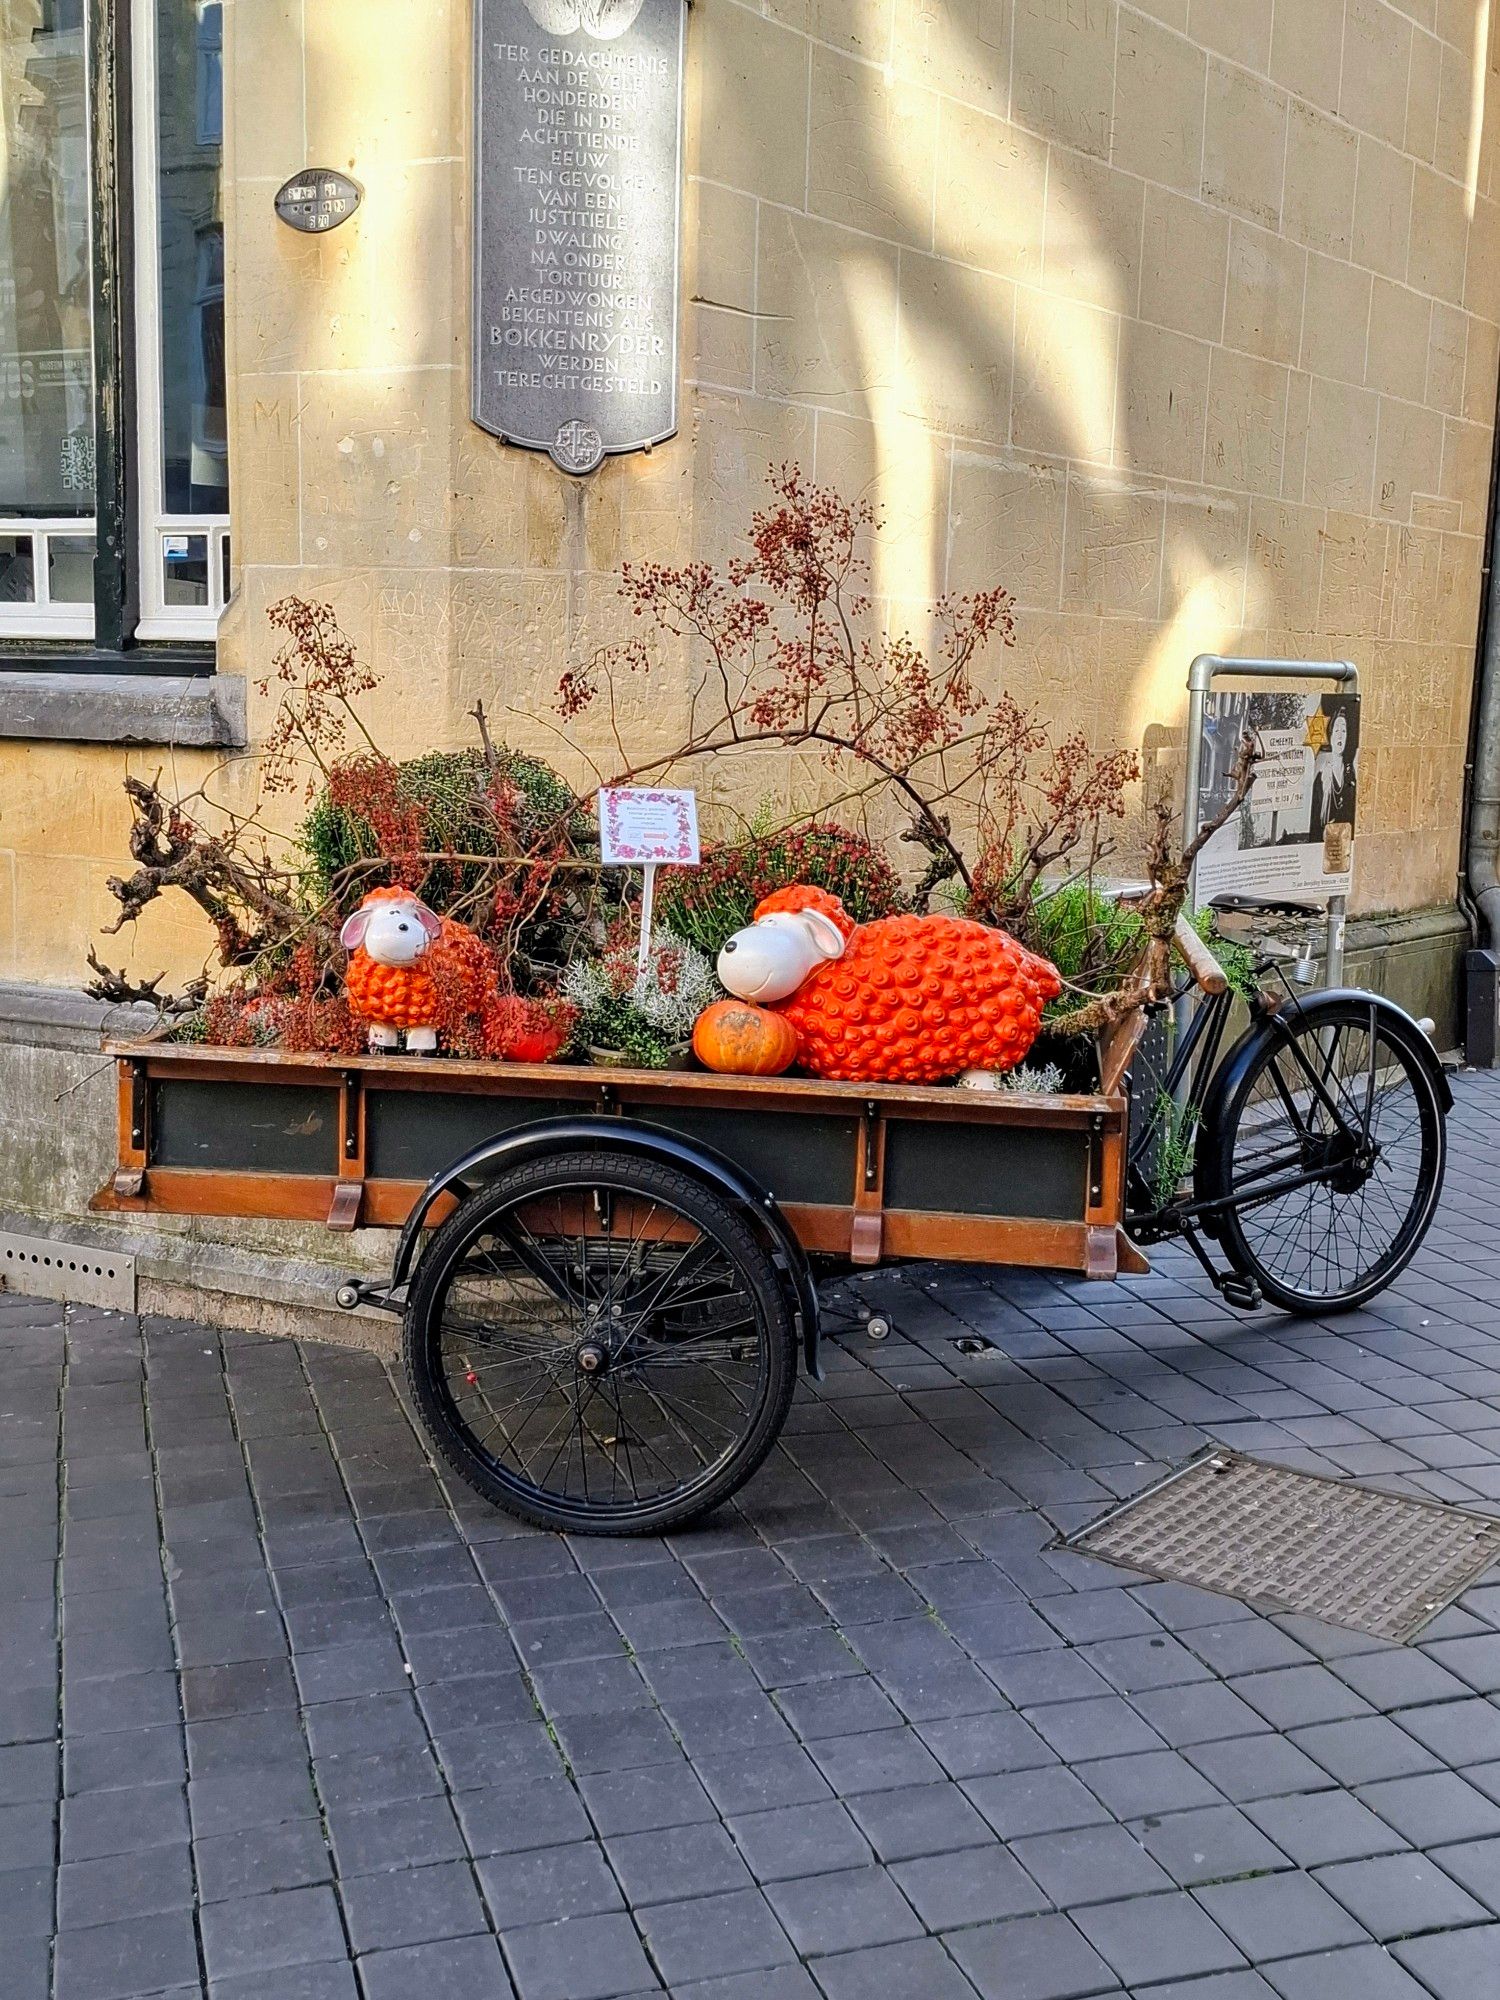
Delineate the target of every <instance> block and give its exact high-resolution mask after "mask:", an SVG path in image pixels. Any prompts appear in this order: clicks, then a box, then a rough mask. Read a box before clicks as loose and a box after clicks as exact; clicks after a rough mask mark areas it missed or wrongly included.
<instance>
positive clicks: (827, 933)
mask: <svg viewBox="0 0 1500 2000" xmlns="http://www.w3.org/2000/svg"><path fill="white" fill-rule="evenodd" d="M719 979H720V982H721V984H722V985H723V986H724V987H725V988H726V989H727V990H728V991H729V992H730V993H733V994H735V995H736V996H737V997H738V998H739V999H742V1000H751V1001H754V1002H756V1003H757V1004H759V1005H762V1006H766V1005H772V1006H775V1011H777V1012H778V1013H780V1014H782V1015H783V1016H784V1017H785V1018H786V1020H788V1021H789V1022H790V1023H791V1025H792V1026H793V1028H795V1029H796V1031H797V1043H798V1053H797V1060H798V1062H799V1064H800V1065H801V1067H802V1068H803V1069H805V1070H808V1071H810V1072H811V1073H812V1075H814V1076H820V1077H827V1078H830V1079H833V1080H837V1081H842V1082H855V1083H866V1082H900V1083H938V1082H941V1081H942V1080H943V1079H944V1078H947V1077H953V1076H958V1075H959V1074H960V1073H961V1072H962V1071H964V1070H968V1069H980V1070H1004V1069H1013V1068H1014V1067H1015V1065H1016V1064H1017V1063H1018V1062H1020V1061H1021V1060H1022V1058H1023V1057H1024V1056H1025V1055H1026V1053H1027V1051H1028V1050H1029V1049H1030V1047H1031V1045H1032V1043H1033V1042H1034V1041H1035V1040H1036V1037H1037V1033H1038V1031H1039V1030H1040V1028H1041V1024H1042V1009H1043V1007H1044V1006H1045V1005H1046V1003H1047V1002H1048V1001H1049V1000H1051V999H1052V998H1054V996H1055V995H1056V994H1058V993H1059V992H1061V990H1062V982H1061V980H1060V979H1059V977H1058V974H1057V969H1056V967H1055V966H1052V965H1049V964H1048V962H1047V961H1046V959H1044V958H1038V957H1037V956H1036V954H1035V953H1034V952H1030V951H1027V950H1026V948H1025V946H1024V945H1020V944H1017V943H1016V941H1015V939H1014V938H1013V937H1009V936H1007V934H1006V933H1005V932H1004V931H1000V930H992V929H990V928H989V926H988V925H986V924H976V923H973V922H971V921H970V920H969V919H968V918H965V917H946V916H927V917H881V918H879V919H878V920H877V921H876V922H874V923H870V924H856V923H855V922H854V921H853V919H852V918H851V917H850V916H849V914H848V912H847V911H846V910H845V908H844V906H843V904H842V903H841V902H840V901H839V900H838V898H837V897H836V896H830V895H829V894H828V893H827V891H826V890H823V889H813V888H808V887H805V886H801V885H799V886H797V887H794V888H790V889H778V890H777V891H776V893H775V894H774V895H771V896H767V897H766V898H765V900H764V902H762V903H760V904H758V905H757V907H756V911H755V920H754V922H753V923H752V924H751V925H750V926H749V928H748V929H746V930H742V931H737V932H736V933H735V935H734V936H733V937H732V938H730V940H729V942H728V943H727V944H726V945H725V946H724V949H723V951H722V952H720V954H719ZM776 1003H780V1004H779V1005H777V1004H776Z"/></svg>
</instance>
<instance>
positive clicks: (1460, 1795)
mask: <svg viewBox="0 0 1500 2000" xmlns="http://www.w3.org/2000/svg"><path fill="white" fill-rule="evenodd" d="M1359 1796H1360V1798H1361V1800H1362V1801H1363V1802H1364V1804H1365V1805H1367V1806H1369V1807H1370V1809H1371V1810H1372V1811H1373V1812H1377V1813H1379V1815H1380V1817H1381V1818H1382V1819H1383V1820H1385V1821H1387V1822H1388V1823H1389V1824H1390V1825H1391V1826H1393V1827H1395V1829H1396V1831H1397V1832H1398V1833H1400V1834H1402V1835H1404V1836H1405V1838H1406V1839H1407V1840H1409V1841H1410V1842H1411V1844H1412V1846H1413V1847H1433V1846H1436V1845H1437V1844H1438V1843H1439V1842H1447V1841H1455V1840H1481V1839H1484V1838H1485V1837H1486V1836H1488V1835H1490V1834H1495V1833H1500V1805H1496V1803H1495V1802H1494V1800H1492V1799H1489V1798H1486V1797H1485V1795H1484V1793H1483V1792H1479V1791H1476V1790H1475V1788H1474V1787H1473V1786H1472V1785H1470V1784H1468V1783H1466V1782H1465V1780H1464V1779H1463V1778H1461V1777H1460V1776H1459V1775H1458V1773H1457V1772H1456V1771H1431V1772H1427V1773H1426V1774H1424V1775H1422V1776H1420V1777H1415V1778H1392V1779H1388V1780H1387V1781H1386V1782H1385V1783H1383V1784H1377V1785H1363V1786H1361V1787H1360V1792H1359Z"/></svg>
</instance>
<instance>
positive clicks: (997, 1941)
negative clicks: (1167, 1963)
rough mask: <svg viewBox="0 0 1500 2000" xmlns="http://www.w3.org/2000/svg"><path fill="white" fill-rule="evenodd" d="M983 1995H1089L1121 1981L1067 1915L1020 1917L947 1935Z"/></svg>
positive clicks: (1075, 1998) (988, 1998)
mask: <svg viewBox="0 0 1500 2000" xmlns="http://www.w3.org/2000/svg"><path fill="white" fill-rule="evenodd" d="M943 1942H944V1943H945V1944H946V1945H947V1947H948V1949H949V1951H950V1952H951V1953H952V1954H953V1956H954V1958H956V1959H957V1961H958V1963H959V1964H960V1966H962V1968H963V1970H964V1971H965V1972H966V1973H967V1974H968V1976H969V1978H970V1980H971V1981H972V1982H973V1984H974V1986H975V1988H976V1990H977V1991H978V1993H979V1994H980V1996H981V2000H1085V1996H1087V1995H1091V1994H1095V1993H1112V1992H1115V1991H1117V1990H1118V1988H1119V1985H1120V1981H1119V1979H1118V1978H1117V1977H1116V1975H1115V1973H1114V1972H1113V1971H1112V1970H1111V1969H1110V1967H1109V1966H1108V1965H1107V1964H1106V1963H1105V1962H1104V1960H1103V1959H1102V1958H1101V1957H1100V1956H1099V1954H1098V1952H1096V1951H1095V1950H1094V1948H1093V1946H1092V1945H1091V1944H1089V1943H1088V1941H1087V1940H1086V1939H1085V1938H1084V1937H1082V1936H1081V1935H1080V1934H1079V1932H1078V1931H1077V1930H1076V1929H1075V1928H1074V1927H1073V1925H1072V1924H1071V1923H1070V1922H1069V1920H1068V1919H1067V1918H1066V1917H1060V1916H1043V1917H1018V1918H1016V1919H1015V1920H1014V1922H1011V1923H1003V1924H981V1925H978V1926H976V1927H975V1928H974V1929H972V1930H960V1931H953V1932H950V1933H949V1934H948V1935H947V1936H946V1937H945V1938H944V1940H943Z"/></svg>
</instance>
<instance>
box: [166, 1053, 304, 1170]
mask: <svg viewBox="0 0 1500 2000" xmlns="http://www.w3.org/2000/svg"><path fill="white" fill-rule="evenodd" d="M151 1088H152V1104H151V1163H152V1165H153V1166H158V1167H215V1168H221V1169H226V1170H230V1171H233V1170H235V1169H238V1170H240V1171H242V1172H248V1173H280V1174H336V1173H337V1172H338V1170H339V1141H338V1129H339V1094H338V1091H337V1090H325V1089H320V1088H319V1087H318V1086H316V1085H313V1084H301V1083H297V1084H291V1083H189V1082H180V1081H178V1079H177V1078H175V1077H173V1078H168V1079H163V1080H161V1081H159V1082H157V1083H154V1084H153V1085H152V1087H151Z"/></svg>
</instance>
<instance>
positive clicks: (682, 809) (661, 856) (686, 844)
mask: <svg viewBox="0 0 1500 2000" xmlns="http://www.w3.org/2000/svg"><path fill="white" fill-rule="evenodd" d="M599 855H600V859H601V860H603V861H605V862H607V863H609V864H611V865H612V866H614V867H617V868H648V869H655V868H658V867H673V868H696V867H697V865H698V859H699V851H698V795H697V793H696V792H690V791H677V790H663V789H660V788H659V787H655V786H644V785H619V786H613V787H611V786H602V787H601V788H600V792H599Z"/></svg>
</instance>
